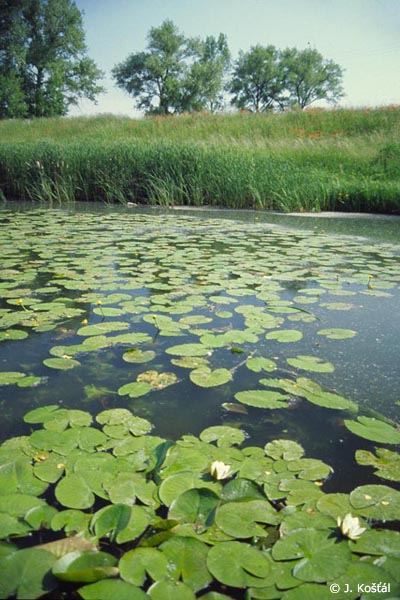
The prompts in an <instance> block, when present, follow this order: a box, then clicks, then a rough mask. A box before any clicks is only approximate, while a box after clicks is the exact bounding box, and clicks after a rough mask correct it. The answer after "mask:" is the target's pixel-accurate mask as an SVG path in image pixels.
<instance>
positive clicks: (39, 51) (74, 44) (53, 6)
mask: <svg viewBox="0 0 400 600" xmlns="http://www.w3.org/2000/svg"><path fill="white" fill-rule="evenodd" d="M101 76H102V73H101V71H99V69H98V68H97V67H96V65H95V63H94V62H93V61H92V60H91V59H90V58H88V56H87V54H86V45H85V34H84V30H83V23H82V15H81V13H80V11H79V10H78V8H77V7H76V5H75V3H74V2H73V1H72V0H17V1H15V0H3V5H2V8H1V12H0V82H1V83H3V85H4V87H3V86H2V90H1V92H0V117H16V116H29V117H30V116H34V117H42V116H59V115H65V114H66V113H67V112H68V108H69V106H70V105H73V104H77V103H78V100H79V98H82V97H86V98H89V99H90V100H95V97H96V95H97V94H98V93H99V92H101V91H103V88H102V87H101V86H99V85H98V84H97V81H98V80H99V79H100V77H101Z"/></svg>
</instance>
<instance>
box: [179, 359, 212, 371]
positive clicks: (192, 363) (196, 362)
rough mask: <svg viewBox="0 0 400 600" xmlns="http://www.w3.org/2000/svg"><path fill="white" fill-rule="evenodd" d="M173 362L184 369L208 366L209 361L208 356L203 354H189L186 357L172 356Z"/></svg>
mask: <svg viewBox="0 0 400 600" xmlns="http://www.w3.org/2000/svg"><path fill="white" fill-rule="evenodd" d="M171 363H172V364H173V365H176V366H177V367H182V368H183V369H199V368H202V367H207V366H208V365H209V362H208V360H207V359H206V358H203V357H201V356H198V357H196V356H187V357H186V358H172V359H171Z"/></svg>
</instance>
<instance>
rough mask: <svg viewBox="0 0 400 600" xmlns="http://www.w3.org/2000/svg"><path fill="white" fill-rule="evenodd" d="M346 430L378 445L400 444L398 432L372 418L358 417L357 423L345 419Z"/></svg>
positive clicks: (399, 433) (399, 432)
mask: <svg viewBox="0 0 400 600" xmlns="http://www.w3.org/2000/svg"><path fill="white" fill-rule="evenodd" d="M344 424H345V425H346V427H347V429H348V430H349V431H351V432H352V433H354V434H355V435H358V436H359V437H362V438H364V439H366V440H372V441H373V442H379V443H380V444H400V431H398V430H397V429H396V428H395V427H393V426H392V425H389V424H388V423H384V422H383V421H379V420H378V419H374V418H372V417H358V419H357V421H351V420H349V419H346V420H345V422H344Z"/></svg>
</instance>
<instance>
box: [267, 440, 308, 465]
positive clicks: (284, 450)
mask: <svg viewBox="0 0 400 600" xmlns="http://www.w3.org/2000/svg"><path fill="white" fill-rule="evenodd" d="M264 449H265V454H266V455H267V456H271V457H272V458H273V459H275V460H279V459H280V458H283V459H284V460H298V459H299V458H301V457H302V456H303V454H304V448H303V447H302V446H301V445H300V444H298V443H297V442H293V441H292V440H274V441H273V442H268V443H267V444H266V445H265V448H264Z"/></svg>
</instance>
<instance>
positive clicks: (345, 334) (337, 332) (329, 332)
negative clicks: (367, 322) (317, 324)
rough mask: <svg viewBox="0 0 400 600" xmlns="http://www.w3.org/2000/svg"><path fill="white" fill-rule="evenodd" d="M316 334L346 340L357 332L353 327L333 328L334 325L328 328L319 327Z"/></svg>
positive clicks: (331, 338)
mask: <svg viewBox="0 0 400 600" xmlns="http://www.w3.org/2000/svg"><path fill="white" fill-rule="evenodd" d="M317 335H323V336H324V337H326V338H328V339H329V340H348V339H350V338H352V337H354V336H355V335H357V332H356V331H354V330H353V329H338V328H336V329H335V328H334V327H330V328H328V329H320V330H319V331H317Z"/></svg>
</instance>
